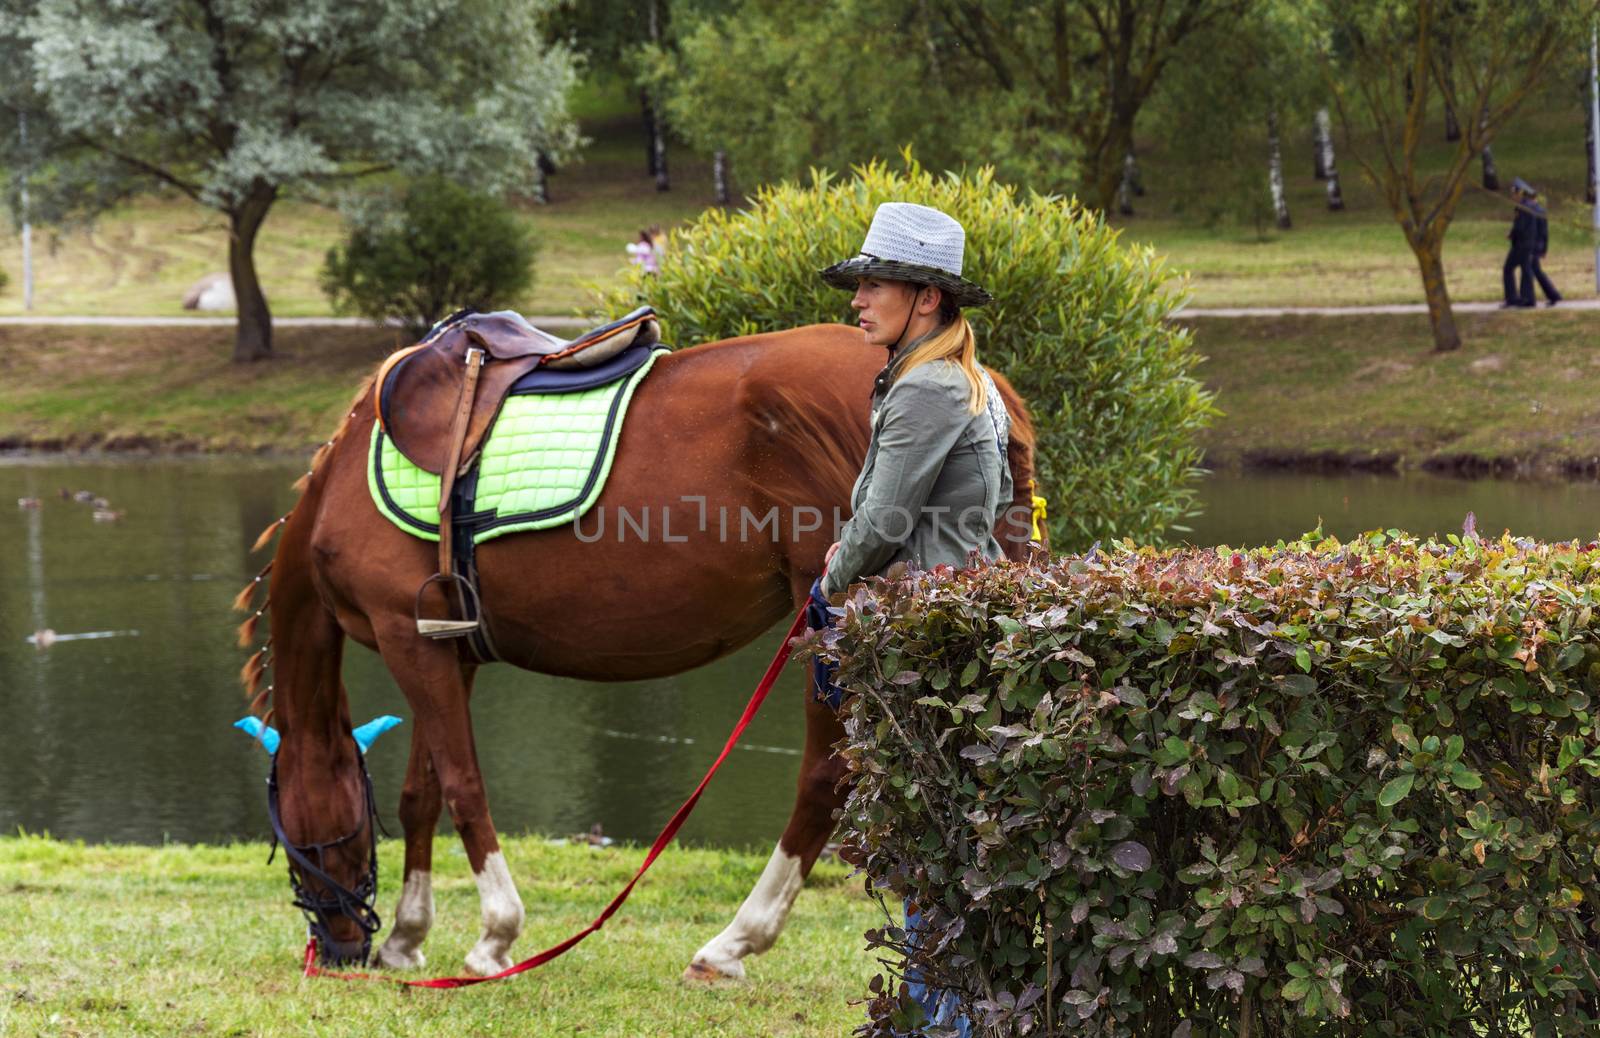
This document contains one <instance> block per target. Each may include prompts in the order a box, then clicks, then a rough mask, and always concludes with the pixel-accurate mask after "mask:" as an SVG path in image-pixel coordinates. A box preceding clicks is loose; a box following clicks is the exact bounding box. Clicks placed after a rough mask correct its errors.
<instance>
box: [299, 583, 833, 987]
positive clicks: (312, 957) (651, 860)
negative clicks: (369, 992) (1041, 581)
mask: <svg viewBox="0 0 1600 1038" xmlns="http://www.w3.org/2000/svg"><path fill="white" fill-rule="evenodd" d="M805 626H806V609H805V606H801V607H800V612H799V613H798V614H797V615H796V616H795V618H794V622H793V623H791V624H790V625H789V633H788V634H786V635H784V636H783V644H782V645H781V646H779V647H778V652H777V655H775V656H773V657H772V662H771V663H769V664H767V672H766V673H765V674H764V675H762V677H761V684H759V685H757V686H756V690H755V692H754V694H752V695H751V696H750V702H749V703H748V704H747V705H746V706H745V708H744V716H742V717H740V718H739V723H738V724H736V725H734V726H733V732H732V733H731V734H730V735H729V736H728V742H727V744H726V745H724V746H723V747H722V752H721V753H720V754H718V755H717V759H716V760H715V761H713V762H712V764H711V767H710V769H709V770H708V771H707V772H706V777H705V778H703V779H701V780H700V785H698V786H696V787H695V791H694V792H693V793H691V794H690V795H689V799H688V800H685V801H684V802H683V806H682V807H680V808H678V811H677V813H676V814H674V815H673V816H672V821H670V822H668V823H667V827H666V828H665V829H663V830H661V835H660V836H657V837H656V842H655V843H653V844H651V845H650V853H649V854H647V855H645V858H644V864H643V865H640V866H639V871H638V872H635V873H634V874H633V878H632V879H630V880H628V885H627V886H625V887H623V888H622V891H621V893H619V894H617V896H616V897H614V898H612V899H611V903H610V904H609V905H607V906H606V908H605V911H603V912H601V913H600V914H599V915H598V916H596V917H595V921H594V922H592V923H590V924H589V925H588V926H586V927H584V928H583V929H582V930H579V931H578V932H577V933H575V934H573V935H572V936H571V937H568V938H567V939H566V940H564V941H562V942H561V943H560V944H554V945H551V946H550V947H548V948H546V949H545V950H544V951H542V952H540V953H539V954H537V955H535V956H534V957H533V958H531V959H524V960H522V961H521V962H519V963H517V964H516V965H515V966H510V967H508V968H506V969H503V970H501V971H500V972H499V973H494V974H491V975H489V976H487V977H434V978H432V979H429V980H401V979H400V978H398V977H384V976H375V975H373V974H371V973H335V972H333V971H332V970H325V969H323V968H322V967H320V966H318V965H317V964H316V960H317V941H316V938H314V937H313V938H311V939H310V940H308V941H307V942H306V961H305V975H306V976H308V977H333V978H335V979H338V980H386V981H390V982H391V983H395V984H403V985H406V986H407V987H414V988H464V987H468V986H470V985H473V984H482V983H484V982H486V981H490V980H504V979H505V978H507V977H514V976H516V975H517V974H518V973H523V972H525V971H527V970H531V969H534V968H535V967H538V966H543V965H544V964H545V963H547V962H549V961H550V960H551V959H554V958H556V957H557V956H560V955H562V954H564V953H565V952H566V951H567V950H568V949H569V948H571V947H572V946H573V945H575V944H577V943H578V942H579V941H581V940H583V939H584V938H585V937H587V936H589V935H590V934H592V933H594V932H595V931H596V930H598V929H600V927H602V926H604V925H605V921H606V920H607V919H610V918H611V916H612V914H613V913H615V912H616V910H617V909H619V908H621V907H622V903H623V902H624V901H626V900H628V895H629V894H632V893H633V888H634V886H635V885H636V884H637V883H638V882H639V880H640V878H642V877H643V876H644V874H645V872H646V871H648V870H649V868H650V866H651V865H653V864H655V860H656V859H657V858H659V857H660V856H661V852H662V851H664V850H666V849H667V845H668V844H670V843H671V842H672V838H673V837H674V836H676V835H677V834H678V829H679V828H681V827H682V826H683V823H684V821H685V820H687V819H688V817H689V813H690V812H691V811H693V810H694V805H695V804H696V803H698V802H699V800H700V794H701V793H704V792H705V791H706V786H708V785H709V784H710V783H711V776H713V775H715V774H716V773H717V769H718V768H720V767H722V762H723V761H724V760H726V759H727V758H728V754H729V753H730V752H732V750H733V745H734V743H736V742H738V741H739V736H741V735H743V734H744V730H745V729H746V728H747V727H749V725H750V722H751V721H752V720H754V719H755V716H756V711H758V710H760V709H761V704H762V703H763V702H765V701H766V698H767V693H768V692H770V691H772V686H773V684H774V683H775V682H776V681H777V680H778V675H779V674H780V673H781V672H782V671H783V665H784V664H785V663H787V662H788V660H789V648H790V645H791V644H792V643H793V642H794V640H795V638H796V637H797V636H798V635H799V634H800V632H801V631H803V630H805Z"/></svg>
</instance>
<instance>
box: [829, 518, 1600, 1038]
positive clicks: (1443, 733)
mask: <svg viewBox="0 0 1600 1038" xmlns="http://www.w3.org/2000/svg"><path fill="white" fill-rule="evenodd" d="M1597 581H1600V543H1594V544H1590V545H1588V546H1587V547H1580V546H1578V545H1576V544H1540V543H1535V542H1530V541H1523V540H1511V539H1502V540H1499V541H1492V542H1481V541H1479V540H1477V539H1475V538H1467V539H1461V538H1457V537H1453V536H1452V537H1450V538H1449V539H1448V541H1446V542H1436V541H1418V540H1415V539H1412V538H1411V537H1409V536H1406V535H1404V534H1401V533H1399V532H1398V531H1389V532H1388V533H1373V534H1369V535H1366V536H1364V537H1362V538H1360V539H1358V540H1356V541H1353V542H1351V543H1349V544H1341V543H1339V542H1338V541H1336V540H1334V539H1332V538H1328V539H1318V538H1317V535H1307V538H1306V539H1302V540H1300V541H1297V542H1294V543H1289V544H1279V545H1277V546H1275V547H1272V548H1263V549H1254V550H1245V551H1235V550H1232V549H1227V548H1220V549H1194V548H1191V549H1184V550H1179V551H1157V550H1153V549H1137V548H1134V547H1133V546H1131V545H1130V544H1128V543H1126V542H1124V543H1120V544H1118V545H1116V546H1115V547H1114V549H1113V550H1111V551H1109V552H1106V553H1100V552H1091V553H1090V554H1088V555H1084V556H1077V557H1067V558H1062V559H1059V560H1056V561H1054V562H1052V563H1050V564H1048V565H1035V566H1032V567H1029V566H1023V565H1014V564H1000V565H995V566H992V567H989V568H986V569H981V570H977V571H970V572H963V573H959V574H955V575H949V574H939V573H935V574H917V575H912V576H909V577H906V578H903V579H898V580H887V581H875V582H872V583H871V584H869V585H866V586H862V587H858V588H857V589H856V590H855V591H854V592H852V593H851V595H850V597H849V598H848V599H847V600H846V601H845V602H844V606H843V615H842V617H841V618H840V620H839V624H838V628H837V630H836V631H832V632H826V633H825V634H823V635H822V636H821V637H820V639H819V641H820V642H821V644H822V646H824V647H825V648H824V651H826V652H827V653H828V654H829V655H834V656H837V657H838V658H839V659H840V660H841V667H840V672H839V674H840V680H841V681H842V683H843V684H844V685H845V686H846V688H847V689H848V690H849V691H850V692H852V693H853V697H852V698H851V699H850V700H849V701H848V703H847V707H846V729H847V733H848V734H847V737H846V740H845V744H844V750H843V752H844V755H845V757H846V759H847V761H848V763H849V767H850V770H851V772H852V774H853V778H854V785H853V788H852V791H851V793H850V797H849V800H848V803H847V805H846V807H845V812H844V820H845V827H846V831H847V842H848V844H849V845H850V850H849V854H850V856H852V857H853V859H854V861H855V862H856V863H857V864H858V865H859V866H860V867H861V868H862V869H863V870H864V872H865V874H866V876H867V878H868V881H869V885H870V886H871V887H872V888H873V889H875V890H877V891H879V892H881V893H885V894H892V896H893V898H894V899H896V900H898V899H901V898H904V899H907V900H909V901H911V902H913V903H914V904H916V905H917V906H920V907H921V908H922V909H923V911H924V912H925V913H926V914H927V918H928V920H929V924H928V925H929V929H928V932H927V933H926V934H925V935H924V937H923V938H922V939H921V940H920V941H919V945H920V947H919V948H917V949H915V950H911V951H910V952H909V959H910V961H911V962H914V963H915V964H917V965H918V966H920V967H921V968H922V969H924V970H926V971H927V972H928V973H929V975H930V976H932V977H934V978H936V980H937V981H938V982H939V983H942V984H944V985H947V986H948V987H950V988H952V989H954V990H956V991H958V992H960V993H961V995H962V998H963V1000H964V1004H965V1006H966V1007H967V1012H968V1013H969V1014H970V1016H971V1017H972V1019H973V1021H974V1022H975V1023H976V1024H978V1025H979V1026H978V1028H977V1030H976V1031H975V1033H983V1034H995V1035H1022V1034H1039V1033H1045V1032H1047V1031H1050V1032H1051V1033H1063V1034H1066V1033H1070V1034H1074V1035H1097V1036H1138V1038H1168V1036H1174V1038H1205V1036H1221V1035H1234V1036H1241V1038H1242V1036H1245V1035H1250V1036H1290V1035H1293V1036H1310V1035H1319V1036H1325V1035H1336V1036H1363V1038H1366V1036H1383V1035H1395V1036H1399V1035H1405V1036H1420V1035H1439V1036H1445V1035H1450V1036H1457V1035H1460V1036H1465V1035H1507V1036H1510V1035H1518V1036H1522V1035H1534V1036H1541V1038H1542V1036H1553V1035H1579V1034H1586V1035H1593V1034H1595V1033H1597V1028H1600V1013H1597V1005H1600V1003H1597V995H1600V980H1597V977H1596V973H1597V971H1600V953H1597V948H1600V938H1597V933H1600V926H1597V919H1600V877H1597V874H1596V862H1597V860H1600V849H1597V846H1600V813H1597V807H1600V803H1597V792H1600V785H1597V776H1600V737H1597V734H1596V726H1595V715H1594V709H1595V707H1594V703H1593V689H1594V688H1595V687H1596V684H1597V682H1600V617H1597V615H1596V614H1597V605H1600V582H1597ZM898 907H899V906H898V904H897V903H896V904H894V905H893V906H891V925H889V926H886V927H885V928H884V929H882V930H879V931H874V932H872V933H869V935H868V936H869V940H870V941H871V942H872V943H874V944H875V945H877V946H879V947H882V948H885V949H888V950H890V951H891V952H892V953H893V958H892V960H891V961H894V962H895V963H896V965H895V969H896V970H899V969H902V968H903V967H904V965H905V962H906V960H907V955H908V949H907V948H906V946H905V940H904V938H905V935H904V933H903V932H902V931H901V930H900V929H899V928H898V927H897V926H896V925H893V923H894V922H896V921H898V918H899V916H898ZM895 991H896V985H894V984H892V983H891V984H890V985H888V986H887V987H885V986H883V985H882V984H881V982H879V983H876V984H875V987H874V993H875V995H876V997H875V998H874V1000H873V1002H872V1003H871V1004H872V1007H873V1015H874V1018H875V1023H874V1024H873V1025H872V1027H873V1028H875V1029H872V1030H870V1033H874V1034H887V1033H890V1028H891V1027H892V1026H896V1027H904V1026H905V1025H906V1024H907V1023H908V1022H910V1017H911V1016H913V1015H916V1011H915V1010H914V1009H911V1008H910V1007H909V1005H908V1004H904V1003H902V1002H901V1001H900V1000H899V999H897V998H895V997H893V996H894V992H895Z"/></svg>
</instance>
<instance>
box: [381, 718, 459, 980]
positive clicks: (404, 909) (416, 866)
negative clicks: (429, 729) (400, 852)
mask: <svg viewBox="0 0 1600 1038" xmlns="http://www.w3.org/2000/svg"><path fill="white" fill-rule="evenodd" d="M443 808H444V800H443V798H442V797H441V796H440V794H439V773H438V772H436V771H434V770H433V758H432V757H430V756H429V754H428V744H427V743H426V742H425V741H424V740H423V738H422V728H421V727H420V726H418V725H413V726H412V727H411V757H410V759H409V760H408V761H407V762H406V784H405V788H404V789H403V790H401V792H400V825H401V827H402V829H403V830H404V832H405V841H406V867H405V885H404V886H403V887H402V888H401V889H400V901H399V903H398V904H396V905H395V906H394V927H393V929H391V930H390V931H389V937H388V939H387V940H385V941H384V942H383V946H382V947H381V948H379V949H378V962H379V963H381V964H382V965H384V966H390V967H393V968H394V969H420V968H422V966H423V965H425V964H426V963H427V961H428V960H427V958H426V957H425V956H424V955H423V954H422V942H423V941H424V940H426V939H427V937H428V931H429V930H430V929H431V928H432V927H433V871H432V870H433V834H434V831H435V830H436V829H437V828H438V825H439V812H440V811H441V810H443Z"/></svg>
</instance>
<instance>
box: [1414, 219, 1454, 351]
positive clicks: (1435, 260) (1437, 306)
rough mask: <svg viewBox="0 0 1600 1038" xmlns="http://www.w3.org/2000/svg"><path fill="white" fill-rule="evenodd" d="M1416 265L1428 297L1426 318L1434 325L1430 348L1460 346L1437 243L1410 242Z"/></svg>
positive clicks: (1443, 349) (1441, 256)
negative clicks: (1419, 269)
mask: <svg viewBox="0 0 1600 1038" xmlns="http://www.w3.org/2000/svg"><path fill="white" fill-rule="evenodd" d="M1411 251H1412V252H1414V253H1415V254H1416V257H1417V266H1418V267H1420V268H1421V270H1422V293H1423V295H1424V296H1426V297H1427V300H1428V321H1429V322H1430V323H1431V324H1432V325H1433V348H1434V350H1436V351H1437V352H1439V353H1447V352H1449V351H1450V350H1458V349H1460V348H1461V333H1460V332H1458V331H1456V316H1455V313H1454V311H1452V310H1451V308H1450V289H1449V286H1447V285H1446V284H1445V280H1444V256H1443V250H1442V249H1441V248H1440V247H1439V245H1436V244H1432V243H1429V242H1415V241H1414V242H1412V243H1411Z"/></svg>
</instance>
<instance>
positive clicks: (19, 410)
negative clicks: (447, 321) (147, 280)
mask: <svg viewBox="0 0 1600 1038" xmlns="http://www.w3.org/2000/svg"><path fill="white" fill-rule="evenodd" d="M402 338H403V335H402V333H400V332H398V331H396V330H391V329H358V328H333V329H322V328H316V329H312V328H280V329H278V331H277V333H276V336H275V339H276V347H275V348H276V352H277V356H276V357H275V358H274V359H273V360H271V361H268V362H266V363H262V364H250V365H238V364H234V363H232V361H231V360H230V356H231V350H232V343H233V331H232V329H229V328H98V327H71V328H48V327H47V328H27V327H0V449H5V448H12V449H15V448H33V449H68V450H87V449H96V448H105V449H112V450H130V449H149V450H156V451H163V452H180V451H246V452H255V451H284V452H294V451H305V450H309V449H310V448H311V447H312V446H314V445H315V444H317V443H319V442H321V441H322V440H324V439H326V438H327V437H328V435H329V434H330V433H332V431H333V429H334V427H335V426H336V424H337V422H338V418H339V415H340V413H341V408H343V407H344V406H345V405H346V404H347V403H348V402H349V400H350V396H351V394H352V393H353V392H355V389H356V387H357V386H358V385H360V383H361V380H362V379H363V378H365V377H366V376H367V375H368V374H370V373H371V372H372V371H373V370H374V369H375V368H376V367H377V365H378V362H379V361H380V360H382V359H383V357H384V356H386V355H387V354H388V353H389V352H390V351H391V350H393V349H394V348H395V347H396V346H399V345H403V343H402V342H401V341H400V340H401V339H402Z"/></svg>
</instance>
